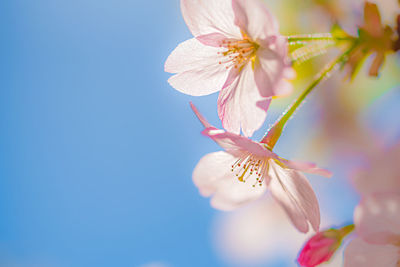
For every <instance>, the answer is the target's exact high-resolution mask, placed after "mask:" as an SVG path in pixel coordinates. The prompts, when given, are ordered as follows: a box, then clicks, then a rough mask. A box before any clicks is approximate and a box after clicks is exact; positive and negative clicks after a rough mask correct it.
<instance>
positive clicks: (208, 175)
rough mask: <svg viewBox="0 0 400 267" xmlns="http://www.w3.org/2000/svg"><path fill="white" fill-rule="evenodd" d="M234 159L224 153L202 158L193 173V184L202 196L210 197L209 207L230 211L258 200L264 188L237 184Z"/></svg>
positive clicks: (241, 183)
mask: <svg viewBox="0 0 400 267" xmlns="http://www.w3.org/2000/svg"><path fill="white" fill-rule="evenodd" d="M236 159H237V158H236V157H234V156H232V155H230V154H228V153H226V152H214V153H210V154H207V155H206V156H204V157H203V158H202V159H201V160H200V161H199V163H198V164H197V166H196V168H195V169H194V171H193V182H194V183H195V185H196V186H197V187H198V188H199V190H200V193H201V194H202V195H203V196H206V197H208V196H212V199H211V205H212V206H213V207H214V208H216V209H220V210H232V209H235V208H237V207H240V206H242V205H244V204H247V203H249V202H251V201H253V200H255V199H257V198H259V197H260V196H261V195H262V194H263V193H264V192H265V191H266V187H265V186H256V187H253V186H252V184H251V183H243V182H239V181H238V179H237V177H236V176H235V174H234V172H232V164H233V163H234V162H235V161H236Z"/></svg>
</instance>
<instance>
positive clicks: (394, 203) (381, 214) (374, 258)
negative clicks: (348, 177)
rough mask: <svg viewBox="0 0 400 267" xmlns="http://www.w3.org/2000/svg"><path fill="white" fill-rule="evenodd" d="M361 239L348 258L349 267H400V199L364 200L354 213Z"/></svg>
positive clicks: (376, 197) (372, 197) (379, 197)
mask: <svg viewBox="0 0 400 267" xmlns="http://www.w3.org/2000/svg"><path fill="white" fill-rule="evenodd" d="M354 223H355V225H356V231H357V234H358V237H357V238H355V239H354V240H352V241H351V243H350V244H349V245H348V246H347V248H346V250H345V254H344V266H345V267H376V266H385V267H399V266H400V195H399V194H393V193H387V194H375V195H370V196H367V197H365V198H363V199H362V201H361V203H360V204H359V205H358V206H357V208H356V210H355V212H354Z"/></svg>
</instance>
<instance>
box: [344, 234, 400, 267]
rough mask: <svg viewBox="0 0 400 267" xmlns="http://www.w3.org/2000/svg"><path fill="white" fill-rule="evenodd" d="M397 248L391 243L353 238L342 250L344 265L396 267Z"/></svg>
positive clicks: (346, 266) (349, 266)
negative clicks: (376, 243)
mask: <svg viewBox="0 0 400 267" xmlns="http://www.w3.org/2000/svg"><path fill="white" fill-rule="evenodd" d="M398 251H399V248H397V247H395V246H391V245H383V246H382V245H373V244H369V243H367V242H365V241H364V240H362V239H361V238H355V239H353V240H352V241H351V242H350V243H349V244H348V245H347V247H346V250H345V251H344V267H377V266H385V267H396V266H398V264H399V260H400V257H399V252H398Z"/></svg>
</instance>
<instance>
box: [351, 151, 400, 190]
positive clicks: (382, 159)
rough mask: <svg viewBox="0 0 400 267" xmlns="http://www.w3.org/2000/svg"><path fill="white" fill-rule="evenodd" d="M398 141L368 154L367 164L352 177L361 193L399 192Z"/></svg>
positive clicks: (399, 152) (399, 154) (399, 165)
mask: <svg viewBox="0 0 400 267" xmlns="http://www.w3.org/2000/svg"><path fill="white" fill-rule="evenodd" d="M399 159H400V143H398V144H396V145H394V146H393V147H391V148H389V149H386V150H384V149H381V151H379V152H378V153H375V154H373V155H370V157H369V162H368V163H369V166H367V167H366V168H365V169H362V170H359V171H357V172H356V174H355V175H354V177H353V182H354V186H355V188H356V189H357V190H358V191H359V192H360V193H361V195H364V196H365V195H369V194H374V193H399V194H400V164H399Z"/></svg>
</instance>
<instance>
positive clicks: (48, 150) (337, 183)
mask: <svg viewBox="0 0 400 267" xmlns="http://www.w3.org/2000/svg"><path fill="white" fill-rule="evenodd" d="M349 2H351V3H349ZM266 4H267V6H268V7H269V8H270V9H271V10H272V12H273V13H274V14H275V16H276V17H277V18H278V20H279V21H280V23H281V32H282V34H287V35H288V34H295V33H296V34H298V33H316V32H327V31H329V30H330V27H331V26H332V23H333V22H335V21H339V23H340V24H341V25H342V26H343V27H344V28H345V29H346V30H348V31H349V32H352V31H353V32H354V31H355V29H356V28H355V25H359V23H360V21H361V20H360V18H361V16H362V1H345V0H332V1H328V0H306V1H301V5H300V4H299V1H295V0H284V1H278V0H269V1H267V2H266ZM379 7H380V8H381V12H382V14H383V16H382V17H383V19H384V20H385V22H387V23H391V24H394V16H395V14H396V12H397V13H398V10H399V8H398V5H397V0H384V1H379ZM396 8H397V9H396ZM0 34H1V36H2V37H3V38H2V40H3V41H2V42H1V44H0V47H1V49H0V54H1V57H0V58H1V64H0V86H1V89H0V128H1V132H0V218H1V219H0V266H5V267H8V266H10V267H33V266H35V267H67V266H74V267H80V266H82V267H87V266H96V267H102V266H121V267H125V266H126V267H128V266H133V267H136V266H138V267H139V266H140V267H175V266H176V267H180V266H182V267H186V266H199V267H204V266H296V263H295V259H296V256H297V253H298V251H299V249H300V248H301V246H302V243H303V242H304V241H305V239H306V238H307V236H306V235H302V234H299V233H297V232H296V231H295V230H294V229H293V227H292V226H291V225H290V224H289V222H288V220H287V218H286V217H285V215H284V214H283V213H282V211H281V210H280V208H279V207H277V206H276V205H275V204H274V203H273V202H271V201H270V198H269V196H266V197H265V199H262V200H260V201H258V202H257V203H254V204H253V205H250V206H248V207H245V208H243V209H241V210H238V211H235V212H230V213H222V212H219V211H216V210H213V209H212V208H211V207H210V205H209V203H208V200H207V199H205V198H202V197H201V196H200V195H199V193H198V191H197V189H196V187H195V186H194V185H193V183H192V181H191V173H192V170H193V168H194V166H195V165H196V163H197V162H198V160H199V159H200V158H201V157H202V156H203V155H205V154H207V153H210V152H213V151H217V150H219V148H218V146H217V145H216V144H214V143H213V142H212V141H210V140H208V139H206V138H205V137H203V136H201V134H200V131H201V129H202V127H201V126H200V124H199V123H198V121H197V120H196V119H195V117H194V115H193V114H192V112H191V110H190V108H189V104H188V102H189V101H193V102H194V103H195V104H196V105H197V106H198V107H199V109H200V111H201V112H202V113H203V114H204V115H205V116H206V117H207V118H209V120H210V121H211V122H212V123H214V124H215V125H218V126H220V122H219V121H218V117H217V113H216V99H217V94H214V95H210V96H207V97H200V98H194V97H190V96H186V95H183V94H181V93H179V92H177V91H175V90H174V89H173V88H171V87H170V86H169V85H168V83H167V79H168V78H169V76H170V74H167V73H164V67H163V65H164V61H165V60H166V58H167V56H168V55H169V53H170V52H171V51H172V50H173V49H174V48H175V47H176V46H177V45H178V44H179V43H180V42H182V41H184V40H186V39H188V38H191V35H190V32H189V31H188V29H187V27H186V25H185V23H184V21H183V18H182V16H181V13H180V6H179V1H178V0H169V1H163V0H155V1H139V0H113V1H106V0H68V1H61V0H36V1H27V0H5V1H0ZM330 56H331V55H330V54H328V55H327V56H326V57H321V58H318V59H317V60H313V61H311V62H308V63H304V64H303V65H300V66H298V67H297V71H298V79H296V81H294V83H295V85H296V90H295V91H294V92H293V94H292V95H291V96H289V97H287V98H281V99H277V100H276V101H274V103H273V105H272V107H271V109H270V111H269V115H268V118H267V122H266V124H265V127H263V128H262V129H260V131H259V132H257V133H256V136H255V139H257V138H259V137H260V136H262V134H263V133H264V132H265V131H266V130H267V129H268V125H269V124H270V123H272V122H273V121H274V120H275V119H276V118H277V117H278V116H279V115H280V113H281V112H282V111H283V110H284V109H285V107H286V105H287V104H288V103H290V102H291V101H292V100H293V99H294V98H295V96H296V95H298V94H299V93H300V92H301V90H302V89H303V88H304V87H305V86H306V84H307V83H308V82H309V81H310V80H311V79H312V76H313V73H316V72H317V71H318V70H319V69H320V68H321V66H323V65H322V64H323V63H324V62H327V60H329V57H330ZM366 65H368V62H367V63H366ZM398 67H399V58H398V56H396V55H390V56H389V57H388V58H387V60H386V62H385V65H384V67H383V69H382V71H381V75H380V77H379V78H370V77H368V76H367V69H365V70H361V71H360V73H359V74H358V76H357V77H356V79H355V80H354V81H352V82H351V83H350V82H349V81H348V80H346V79H345V75H342V74H336V75H334V76H333V77H332V78H331V79H330V80H329V81H328V82H325V83H324V84H323V85H321V86H319V87H318V88H317V89H316V91H315V93H314V94H312V96H311V97H310V98H309V99H308V101H307V102H306V103H305V105H303V107H302V108H301V109H300V111H299V112H297V114H296V116H295V118H294V119H292V120H291V121H290V123H289V124H288V126H287V128H286V130H285V132H284V134H283V136H282V138H281V139H280V141H279V142H278V145H277V146H276V152H277V153H279V154H280V155H281V156H283V157H285V158H292V159H301V160H308V161H313V162H316V163H318V164H319V165H320V166H322V167H326V168H328V169H330V170H331V171H333V172H334V176H333V177H332V178H331V179H325V178H321V177H317V176H311V175H310V176H308V177H309V178H310V181H311V182H312V184H313V187H314V189H315V191H316V194H317V196H318V199H319V201H320V206H321V210H322V225H323V226H324V227H330V226H340V225H344V224H346V223H351V221H352V214H353V208H354V206H355V205H356V204H357V202H358V195H357V193H356V191H355V190H354V189H353V188H352V186H351V184H352V179H351V177H352V175H353V174H354V173H355V172H357V171H358V170H359V169H362V168H364V167H365V166H370V165H371V164H370V163H371V158H373V157H372V156H375V158H376V155H382V158H383V157H384V155H385V151H386V150H387V149H390V147H391V146H393V145H394V144H396V143H398V142H399V138H400V125H399V117H398V114H399V111H400V106H399V105H398V103H399V101H400V91H399V82H400V81H399V79H400V77H399V75H398V73H399V68H398ZM379 153H380V154H379ZM340 264H341V255H340V253H339V254H338V255H337V257H336V258H335V259H334V260H333V261H332V262H331V263H330V266H340Z"/></svg>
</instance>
